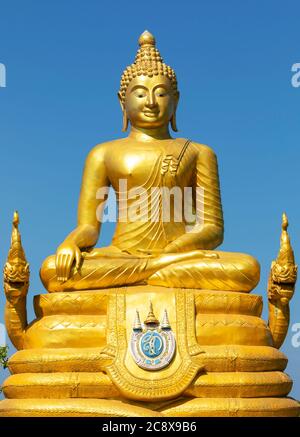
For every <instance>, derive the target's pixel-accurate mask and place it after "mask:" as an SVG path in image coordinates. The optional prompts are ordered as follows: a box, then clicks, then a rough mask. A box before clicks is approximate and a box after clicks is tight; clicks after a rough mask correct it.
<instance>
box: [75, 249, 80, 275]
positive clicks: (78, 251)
mask: <svg viewBox="0 0 300 437" xmlns="http://www.w3.org/2000/svg"><path fill="white" fill-rule="evenodd" d="M75 259H76V265H75V270H76V271H78V270H79V269H80V263H81V252H80V250H76V252H75Z"/></svg>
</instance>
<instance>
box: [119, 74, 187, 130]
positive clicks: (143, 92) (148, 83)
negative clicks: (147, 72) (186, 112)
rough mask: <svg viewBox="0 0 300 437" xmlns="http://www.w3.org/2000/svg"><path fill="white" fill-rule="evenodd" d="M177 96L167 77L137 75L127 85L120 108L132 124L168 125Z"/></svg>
mask: <svg viewBox="0 0 300 437" xmlns="http://www.w3.org/2000/svg"><path fill="white" fill-rule="evenodd" d="M178 98H179V94H178V93H177V94H176V93H175V92H174V89H173V88H172V84H171V81H170V80H169V79H168V78H167V77H165V76H153V77H148V76H138V77H136V78H134V79H132V80H131V81H130V83H129V85H128V88H127V90H126V95H125V103H124V104H123V105H122V109H123V110H124V109H125V111H126V114H127V117H128V119H129V120H130V123H131V125H132V126H134V127H140V128H148V129H155V128H160V127H163V126H165V125H168V123H169V121H170V120H171V118H172V115H173V114H174V113H175V111H176V106H177V103H178Z"/></svg>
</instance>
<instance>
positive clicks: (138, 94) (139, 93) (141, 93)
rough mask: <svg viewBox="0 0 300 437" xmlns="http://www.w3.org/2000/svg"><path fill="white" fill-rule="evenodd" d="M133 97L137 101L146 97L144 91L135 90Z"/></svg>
mask: <svg viewBox="0 0 300 437" xmlns="http://www.w3.org/2000/svg"><path fill="white" fill-rule="evenodd" d="M134 95H135V97H137V98H138V99H142V98H144V97H146V92H145V91H144V90H136V91H135V93H134Z"/></svg>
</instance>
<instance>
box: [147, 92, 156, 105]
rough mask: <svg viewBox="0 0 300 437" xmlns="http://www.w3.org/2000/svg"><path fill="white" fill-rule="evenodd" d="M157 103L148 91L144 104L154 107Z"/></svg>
mask: <svg viewBox="0 0 300 437" xmlns="http://www.w3.org/2000/svg"><path fill="white" fill-rule="evenodd" d="M156 105H157V102H156V99H155V96H154V94H152V93H149V95H148V98H147V101H146V106H147V107H148V108H154V107H155V106H156Z"/></svg>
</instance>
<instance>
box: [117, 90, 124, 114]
mask: <svg viewBox="0 0 300 437" xmlns="http://www.w3.org/2000/svg"><path fill="white" fill-rule="evenodd" d="M118 99H119V102H120V105H121V109H122V112H124V111H125V105H124V102H123V99H122V96H121V93H118Z"/></svg>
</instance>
